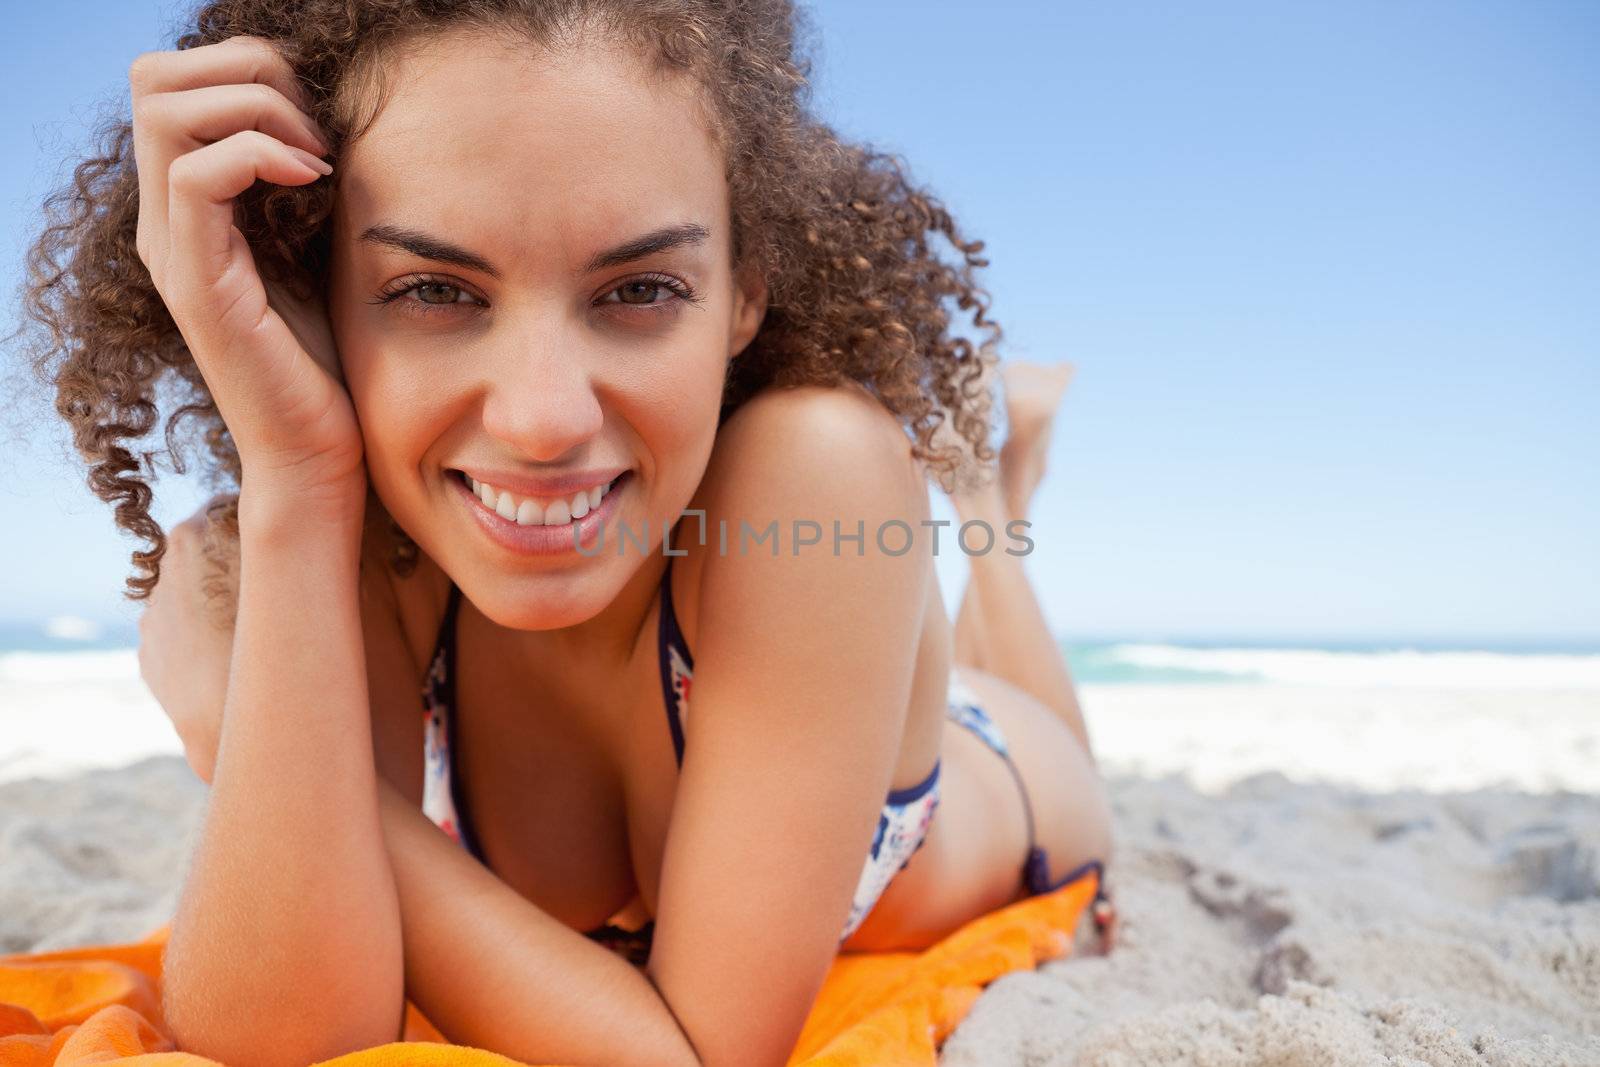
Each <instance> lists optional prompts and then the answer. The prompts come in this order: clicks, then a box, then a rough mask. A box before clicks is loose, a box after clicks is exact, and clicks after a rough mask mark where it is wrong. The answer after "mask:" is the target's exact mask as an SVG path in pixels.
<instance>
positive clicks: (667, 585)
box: [656, 556, 694, 767]
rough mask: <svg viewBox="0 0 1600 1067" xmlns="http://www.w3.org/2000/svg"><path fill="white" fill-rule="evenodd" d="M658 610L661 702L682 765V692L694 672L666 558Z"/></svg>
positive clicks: (657, 649)
mask: <svg viewBox="0 0 1600 1067" xmlns="http://www.w3.org/2000/svg"><path fill="white" fill-rule="evenodd" d="M660 599H661V608H660V611H659V612H658V613H657V614H658V616H659V620H658V622H657V624H656V659H657V663H658V665H659V668H660V672H661V699H662V702H663V703H664V704H665V705H666V709H667V727H668V729H670V730H671V731H672V750H673V752H674V753H675V754H676V756H677V758H678V766H680V767H681V766H683V748H684V742H683V717H682V714H681V711H680V707H679V704H680V701H681V699H682V694H681V693H680V690H681V689H686V688H687V683H688V679H689V676H690V675H692V674H693V672H694V656H692V655H690V653H689V644H688V642H687V641H685V640H684V639H683V631H682V630H680V629H679V628H678V614H677V612H676V611H675V610H673V607H672V557H670V556H669V557H668V558H667V566H666V569H665V570H664V571H663V572H662V575H661V596H660Z"/></svg>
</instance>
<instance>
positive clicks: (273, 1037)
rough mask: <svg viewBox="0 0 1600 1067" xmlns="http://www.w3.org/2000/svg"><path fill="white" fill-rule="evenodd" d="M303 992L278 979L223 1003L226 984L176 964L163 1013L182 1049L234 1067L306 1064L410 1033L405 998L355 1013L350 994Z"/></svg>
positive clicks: (169, 970)
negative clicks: (307, 996)
mask: <svg viewBox="0 0 1600 1067" xmlns="http://www.w3.org/2000/svg"><path fill="white" fill-rule="evenodd" d="M186 975H187V976H188V977H189V978H195V979H197V981H186V980H185V978H186ZM296 988H303V987H300V986H299V984H298V983H296V982H284V981H276V982H272V983H270V984H269V986H268V987H267V988H258V990H257V991H256V993H255V994H249V993H245V994H244V995H243V996H242V998H241V999H232V998H229V999H223V998H222V997H221V996H219V992H221V991H219V989H218V983H216V982H214V981H207V980H206V979H205V978H204V977H203V976H196V975H194V974H193V973H192V972H189V971H187V970H186V969H185V968H184V966H183V965H182V962H181V961H176V966H164V967H163V974H162V981H161V1013H162V1016H163V1020H164V1022H165V1025H166V1030H167V1033H168V1035H169V1036H170V1037H171V1038H172V1040H173V1042H174V1043H175V1044H176V1045H177V1046H178V1049H179V1050H180V1051H182V1052H187V1053H192V1054H194V1055H197V1056H202V1057H205V1058H206V1059H209V1060H215V1061H217V1062H218V1063H226V1064H228V1065H229V1067H305V1065H306V1064H308V1063H320V1062H322V1061H324V1060H329V1059H333V1058H334V1057H337V1056H342V1055H345V1054H347V1053H351V1052H357V1051H360V1050H362V1049H367V1048H372V1047H374V1046H377V1045H385V1044H388V1043H390V1042H392V1041H395V1040H397V1035H398V1034H400V1033H401V1032H402V1027H403V1012H404V998H403V996H396V997H392V998H388V999H387V1000H386V1002H385V1004H384V1006H383V1007H382V1009H381V1010H380V1009H379V1006H378V1005H376V1004H373V1005H371V1007H370V1008H369V1010H366V1011H353V1010H352V1007H353V1005H352V1002H351V999H350V998H348V997H341V996H337V995H333V996H329V995H325V994H324V995H320V996H319V997H318V998H317V999H315V1000H312V1001H310V1002H307V1001H306V1000H304V999H297V998H296V997H295V996H294V990H295V989H296ZM231 992H232V993H233V994H234V995H238V994H240V993H241V992H242V991H240V990H238V989H234V990H232V991H231ZM396 1003H398V1004H400V1005H401V1012H400V1014H397V1013H396V1012H395V1011H394V1010H393V1006H394V1005H395V1004H396Z"/></svg>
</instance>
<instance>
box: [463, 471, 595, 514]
mask: <svg viewBox="0 0 1600 1067" xmlns="http://www.w3.org/2000/svg"><path fill="white" fill-rule="evenodd" d="M462 473H463V474H466V472H465V471H463V472H462ZM466 479H467V484H468V485H469V486H471V487H472V492H473V495H475V496H476V497H477V498H478V499H479V500H481V501H482V502H483V505H484V507H486V508H488V509H489V510H491V511H493V512H494V513H495V514H497V515H499V516H500V517H501V518H503V519H505V520H506V521H508V522H515V523H516V524H517V525H518V526H540V525H544V526H564V525H566V524H567V523H569V522H571V521H572V520H574V519H581V518H583V517H584V516H585V515H587V514H589V512H591V511H593V510H594V509H596V508H598V507H599V506H600V501H601V500H603V499H604V498H605V495H606V494H607V493H609V492H610V491H611V485H612V483H611V482H606V483H605V484H604V485H597V486H595V487H594V488H592V489H580V490H578V491H577V492H576V493H573V494H572V498H571V499H570V500H552V501H551V502H550V503H548V504H543V503H541V502H540V501H539V500H537V499H533V498H524V497H517V496H513V495H512V494H511V493H510V492H509V491H507V490H503V489H496V488H495V487H494V486H492V485H490V484H489V483H488V482H480V481H478V480H477V479H476V478H474V477H473V476H472V475H470V474H466Z"/></svg>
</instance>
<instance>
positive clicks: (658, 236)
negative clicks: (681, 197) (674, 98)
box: [360, 222, 711, 279]
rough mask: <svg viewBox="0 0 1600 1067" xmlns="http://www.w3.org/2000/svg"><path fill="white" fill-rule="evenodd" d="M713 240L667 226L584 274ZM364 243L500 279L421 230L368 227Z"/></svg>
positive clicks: (694, 229)
mask: <svg viewBox="0 0 1600 1067" xmlns="http://www.w3.org/2000/svg"><path fill="white" fill-rule="evenodd" d="M710 236H711V231H710V230H708V229H706V227H704V226H702V225H700V224H699V223H698V222H685V223H681V224H679V225H677V226H663V227H662V228H661V229H659V230H652V231H651V232H649V233H646V234H642V235H640V236H638V237H634V238H631V239H629V240H627V241H624V242H622V243H621V244H619V245H616V246H615V247H613V248H608V249H606V250H605V251H604V252H597V253H596V254H595V255H594V256H593V257H592V258H591V259H590V260H589V262H587V263H585V264H584V265H583V273H584V274H592V273H594V272H595V271H597V270H604V269H605V268H607V267H615V266H619V265H621V264H623V263H631V262H633V261H634V260H636V259H643V258H644V257H646V256H652V255H655V254H656V253H658V252H666V251H668V250H670V249H673V248H680V247H684V246H686V245H696V244H701V243H703V242H704V241H705V240H706V238H708V237H710ZM360 239H361V240H363V241H372V242H374V243H376V244H381V245H388V246H389V247H391V248H398V249H400V250H401V251H402V252H410V253H411V254H412V255H414V256H419V257H421V258H422V259H431V260H435V261H437V262H439V263H454V264H455V265H456V266H458V267H466V268H467V269H468V270H475V271H480V272H482V273H484V274H487V275H488V276H489V277H491V278H496V279H498V278H499V277H500V272H499V271H498V270H496V269H495V268H494V265H493V264H492V263H490V262H489V261H488V260H487V259H485V258H484V257H483V256H480V255H478V254H477V253H476V252H472V251H468V250H467V249H465V248H462V247H460V246H459V245H453V244H451V243H450V242H449V241H445V240H442V239H440V238H438V237H431V236H429V235H428V234H425V233H422V232H421V231H420V230H408V229H405V228H404V227H402V226H392V225H389V224H387V223H380V224H378V225H376V226H368V227H367V228H366V229H365V230H362V231H361V238H360Z"/></svg>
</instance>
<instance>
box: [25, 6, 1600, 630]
mask: <svg viewBox="0 0 1600 1067" xmlns="http://www.w3.org/2000/svg"><path fill="white" fill-rule="evenodd" d="M181 10H182V8H181V7H179V6H176V5H173V4H171V3H159V4H157V3H146V2H139V0H117V2H114V3H113V2H93V3H90V2H78V3H73V4H70V5H44V4H38V5H28V6H26V7H21V8H19V9H17V10H15V11H12V12H8V28H9V29H10V31H11V32H10V33H9V34H8V36H7V43H6V44H4V45H0V49H3V53H4V55H3V58H4V62H0V90H3V92H4V98H5V99H6V100H7V101H8V104H9V106H8V107H7V108H6V109H5V111H4V113H0V283H4V285H5V287H6V291H7V293H8V294H9V293H11V292H13V291H14V289H15V286H16V284H17V281H18V279H19V277H20V274H19V269H20V262H21V256H22V251H23V248H24V247H25V244H26V241H27V239H28V237H29V236H30V233H31V229H32V227H33V226H35V225H36V223H37V218H38V204H39V202H40V200H41V198H42V195H43V193H44V191H45V190H46V188H47V187H49V186H50V185H52V184H53V183H54V181H55V179H56V177H57V176H58V175H59V173H61V168H62V165H63V164H62V161H63V159H64V158H65V157H66V156H67V155H68V154H69V153H70V152H72V151H73V150H75V149H76V148H77V147H79V146H81V145H82V143H83V139H84V136H85V134H86V132H87V129H88V127H89V124H90V123H91V121H92V120H93V119H94V118H95V116H96V115H97V114H98V113H99V111H100V109H101V108H102V107H103V106H107V105H108V103H109V106H119V102H120V105H121V106H125V100H126V96H125V94H126V81H125V79H126V68H127V64H128V62H129V61H130V60H131V59H132V58H133V56H134V55H136V54H137V53H139V52H141V51H145V50H148V49H152V48H165V47H170V46H171V40H172V36H173V27H174V26H175V25H176V22H177V20H176V15H177V13H178V12H179V11H181ZM811 10H812V11H813V12H814V14H815V24H816V27H817V30H818V33H819V38H820V39H819V44H820V47H821V52H820V56H819V59H818V62H817V66H816V75H817V90H816V97H815V99H816V103H817V107H818V110H819V111H820V112H821V113H822V115H823V116H824V117H826V118H828V119H829V120H830V121H833V122H834V123H835V124H836V125H838V126H839V127H840V128H841V129H842V130H843V131H844V132H845V133H847V134H849V135H851V136H852V137H856V138H859V139H862V140H866V141H869V142H871V143H872V144H874V145H875V146H877V147H879V148H882V149H885V150H888V151H893V152H897V153H900V154H902V155H903V156H904V157H905V158H906V159H907V160H908V161H909V163H910V165H911V169H912V173H913V174H914V176H915V177H916V178H917V179H918V180H919V181H920V182H922V183H924V184H926V185H927V186H929V187H930V188H931V189H932V190H933V191H934V192H935V193H937V194H938V195H940V196H941V197H942V198H943V199H944V201H945V202H946V204H947V205H948V206H949V207H950V209H951V210H952V212H953V213H954V215H955V217H956V218H957V220H958V221H959V222H960V224H961V225H962V227H963V229H964V230H965V231H966V233H967V234H968V235H970V236H976V237H981V238H982V239H983V240H985V241H986V242H987V245H988V254H989V256H990V259H991V261H992V263H993V266H992V267H990V268H989V269H988V271H987V272H986V275H985V281H986V286H987V288H988V289H989V291H990V292H991V294H992V296H993V301H994V303H993V315H994V317H995V318H997V319H998V320H999V321H1000V322H1001V324H1002V325H1003V326H1004V327H1005V329H1006V331H1007V340H1006V342H1005V344H1004V347H1003V352H1005V353H1006V354H1009V355H1016V356H1023V357H1027V358H1033V359H1041V360H1056V359H1070V360H1072V361H1074V362H1075V363H1077V365H1078V368H1079V370H1078V377H1077V381H1076V382H1075V383H1074V386H1073V389H1072V392H1071V394H1070V396H1069V398H1068V402H1067V405H1066V408H1065V410H1064V412H1063V415H1062V421H1061V425H1060V427H1059V429H1058V431H1057V434H1056V439H1055V446H1054V450H1053V454H1052V474H1051V476H1050V478H1049V480H1048V481H1047V483H1046V486H1045V488H1044V490H1043V496H1042V499H1041V500H1040V502H1039V505H1038V507H1039V510H1038V512H1037V513H1036V515H1035V516H1034V518H1035V530H1034V535H1035V539H1036V541H1037V543H1038V548H1037V551H1036V552H1035V554H1034V555H1033V556H1032V557H1030V558H1029V561H1028V562H1029V568H1030V571H1031V573H1032V574H1033V576H1034V578H1035V580H1036V583H1037V584H1038V586H1039V587H1040V589H1041V591H1042V597H1043V599H1044V601H1045V605H1046V611H1047V614H1048V616H1049V618H1050V620H1051V622H1052V623H1053V625H1054V626H1055V627H1056V629H1057V630H1058V632H1060V633H1063V634H1066V635H1076V636H1101V637H1114V636H1115V637H1140V638H1149V639H1161V638H1181V637H1195V638H1212V639H1224V638H1229V637H1249V638H1253V639H1256V640H1265V641H1275V640H1282V641H1292V640H1314V639H1334V638H1337V639H1343V640H1352V641H1415V642H1430V643H1434V642H1437V643H1454V644H1480V645H1502V644H1540V643H1557V644H1563V645H1583V646H1587V645H1595V644H1600V566H1597V565H1596V563H1597V556H1600V553H1597V552H1596V547H1595V546H1596V545H1600V492H1597V481H1600V479H1597V478H1596V476H1595V471H1596V468H1597V465H1600V419H1597V418H1596V417H1595V411H1596V408H1597V402H1600V299H1597V294H1600V213H1597V210H1596V207H1595V199H1596V193H1597V192H1600V146H1597V139H1596V138H1595V137H1594V130H1595V127H1596V120H1597V118H1600V65H1596V64H1595V63H1594V62H1593V56H1594V55H1595V53H1596V49H1597V48H1600V7H1596V6H1594V5H1591V4H1586V3H1579V2H1569V3H1557V2H1541V3H1526V4H1504V3H1496V4H1489V3H1476V2H1469V0H1453V2H1449V3H1444V2H1432V0H1429V2H1422V0H1417V2H1410V3H1406V4H1393V3H1376V2H1364V0H1341V2H1340V3H1337V4H1334V3H1327V4H1293V5H1284V4H1274V3H1228V2H1219V3H1212V4H1208V5H1205V6H1204V9H1203V10H1202V9H1201V8H1200V7H1199V6H1197V5H1185V4H1178V3H1167V4H1144V5H1089V4H1083V3H1044V2H1042V0H1032V2H1006V0H995V2H990V3H987V4H984V5H981V7H979V8H974V6H973V5H971V4H968V3H956V2H953V0H946V2H938V3H931V2H921V3H916V4H910V3H890V2H884V0H874V2H872V3H860V2H857V0H828V2H825V3H820V4H815V5H812V6H811ZM975 11H978V12H981V14H974V12H975ZM14 306H15V305H14V302H13V301H7V305H6V307H7V310H6V311H4V312H0V328H9V326H10V325H11V324H12V322H13V321H14V320H12V318H11V316H12V315H14V310H13V309H14ZM14 361H15V355H14V354H13V353H9V352H8V353H7V362H8V363H13V362H14ZM52 419H53V416H49V415H48V412H47V413H46V415H45V416H42V417H40V418H39V419H38V420H35V421H33V422H30V423H27V424H24V425H22V426H18V427H10V426H8V427H6V431H7V432H6V435H5V438H4V440H5V443H6V447H5V449H4V450H3V454H0V507H3V508H4V511H5V514H6V516H7V521H8V526H9V533H10V546H11V552H10V553H8V555H9V556H10V561H11V566H10V568H9V569H8V572H7V573H6V574H5V575H4V576H3V577H0V622H5V621H16V620H27V619H37V618H44V617H47V616H51V615H57V614H63V613H70V614H77V615H83V616H87V617H90V618H113V617H121V618H124V619H131V618H133V617H135V614H136V611H135V609H133V608H131V607H130V606H126V605H124V604H122V602H121V601H120V598H119V595H118V590H119V589H120V586H121V580H122V577H123V575H124V574H126V573H127V571H128V560H127V555H128V550H129V547H130V545H131V542H126V541H124V540H123V539H121V538H120V537H119V536H118V535H116V534H115V533H114V532H113V529H114V528H113V526H112V522H111V516H110V512H109V509H107V508H106V507H105V505H103V504H101V503H100V502H99V501H98V500H96V499H95V498H94V497H92V496H91V495H90V494H89V492H88V490H87V489H86V488H85V487H84V485H83V478H82V473H81V470H80V469H79V467H78V466H77V465H76V464H75V461H73V460H71V458H70V454H69V453H68V452H67V445H66V439H65V436H64V434H62V433H60V431H58V430H57V429H56V427H55V426H54V424H53V421H51V420H52ZM52 435H54V436H52ZM199 499H200V497H199V495H197V491H195V490H193V489H190V488H189V487H185V486H182V485H176V484H174V483H173V482H172V480H171V479H169V480H168V481H166V482H163V483H161V484H160V485H159V486H158V507H157V514H158V516H159V517H164V518H173V517H179V516H182V515H184V514H187V513H188V512H189V511H190V510H192V509H193V507H194V506H195V504H196V503H197V501H198V500H199ZM942 565H943V567H944V576H945V578H946V581H947V583H949V585H950V587H951V588H952V589H954V588H955V587H956V586H958V585H959V582H960V560H959V558H951V559H947V560H944V561H942Z"/></svg>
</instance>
